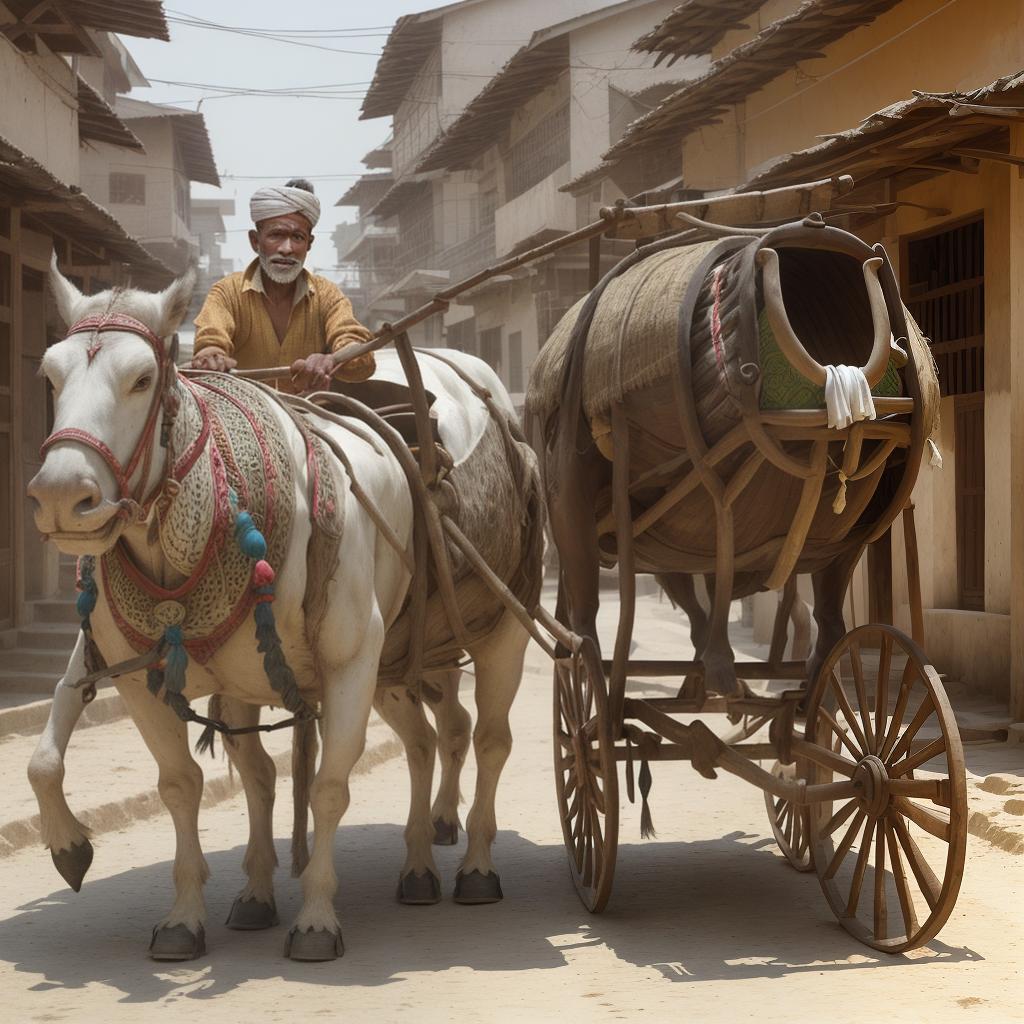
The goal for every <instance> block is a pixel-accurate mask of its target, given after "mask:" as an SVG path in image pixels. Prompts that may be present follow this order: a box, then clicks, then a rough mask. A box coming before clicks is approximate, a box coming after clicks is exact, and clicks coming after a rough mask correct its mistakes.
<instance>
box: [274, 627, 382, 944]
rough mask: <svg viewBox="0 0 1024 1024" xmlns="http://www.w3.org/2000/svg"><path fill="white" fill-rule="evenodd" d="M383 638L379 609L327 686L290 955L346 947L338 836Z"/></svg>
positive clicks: (363, 735)
mask: <svg viewBox="0 0 1024 1024" xmlns="http://www.w3.org/2000/svg"><path fill="white" fill-rule="evenodd" d="M383 644H384V624H383V622H382V621H381V618H380V615H379V614H375V615H374V617H373V618H372V619H371V621H370V622H369V623H368V624H367V626H366V629H365V632H364V635H363V644H362V646H361V648H360V649H359V652H358V654H357V655H356V656H355V657H354V658H352V659H351V660H349V661H348V662H346V664H345V665H344V667H343V668H342V669H341V670H340V671H339V672H337V673H336V674H335V675H334V676H333V678H331V679H330V681H329V683H328V685H327V686H326V687H325V690H324V700H323V715H322V719H321V724H322V728H323V754H322V756H321V759H320V769H319V771H317V773H316V778H315V779H314V780H313V785H312V786H311V787H310V801H309V802H310V805H311V807H312V808H313V852H312V854H311V855H310V858H309V864H308V865H306V870H305V871H303V872H302V889H303V893H304V896H305V898H304V900H303V904H302V909H301V910H300V911H299V915H298V917H297V918H296V919H295V924H294V926H293V927H292V929H291V931H290V932H289V933H288V942H287V944H286V946H285V955H286V956H290V957H291V958H292V959H293V960H333V959H335V958H336V957H338V956H340V955H341V954H342V953H343V952H344V945H343V944H342V941H341V928H340V926H339V924H338V917H337V914H335V912H334V904H333V902H332V901H333V899H334V894H335V892H337V889H338V876H337V875H336V874H335V871H334V836H335V833H336V832H337V829H338V822H339V821H341V817H342V815H343V814H344V813H345V811H346V810H347V809H348V804H349V785H348V780H349V774H350V773H351V771H352V768H353V766H354V765H355V763H356V761H358V760H359V756H360V754H362V752H363V747H364V746H365V744H366V722H367V719H368V718H369V716H370V707H371V705H372V703H373V697H374V693H375V691H376V686H377V668H378V665H379V663H380V652H381V648H382V647H383Z"/></svg>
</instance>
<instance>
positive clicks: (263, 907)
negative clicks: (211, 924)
mask: <svg viewBox="0 0 1024 1024" xmlns="http://www.w3.org/2000/svg"><path fill="white" fill-rule="evenodd" d="M225 923H226V924H227V926H228V927H229V928H234V929H235V931H239V932H258V931H260V930H261V929H263V928H273V927H274V925H275V924H277V923H278V919H277V907H276V906H274V901H273V900H270V902H269V903H264V902H263V901H262V900H258V899H256V897H255V896H254V897H253V898H252V899H248V900H243V899H242V897H241V896H239V897H237V898H236V899H235V902H234V903H232V904H231V913H229V914H228V919H227V921H226V922H225Z"/></svg>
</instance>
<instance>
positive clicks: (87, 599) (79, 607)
mask: <svg viewBox="0 0 1024 1024" xmlns="http://www.w3.org/2000/svg"><path fill="white" fill-rule="evenodd" d="M82 582H83V584H85V581H84V580H83V581H82ZM95 610H96V584H95V583H93V581H92V580H89V585H88V586H87V587H86V586H83V589H82V590H81V591H80V592H79V594H78V597H77V598H76V599H75V611H76V612H77V613H78V617H79V618H80V619H87V618H89V616H90V615H92V613H93V612H94V611H95Z"/></svg>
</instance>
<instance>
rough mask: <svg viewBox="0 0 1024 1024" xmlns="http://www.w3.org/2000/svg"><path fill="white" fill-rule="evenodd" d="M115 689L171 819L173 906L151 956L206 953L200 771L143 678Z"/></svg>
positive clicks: (179, 726)
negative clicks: (149, 760)
mask: <svg viewBox="0 0 1024 1024" xmlns="http://www.w3.org/2000/svg"><path fill="white" fill-rule="evenodd" d="M117 691H118V693H120V694H121V699H122V700H123V701H124V702H125V705H126V706H127V708H128V712H129V714H130V715H131V716H132V720H133V721H134V722H135V725H136V728H137V729H138V730H139V732H140V733H141V734H142V738H143V740H144V741H145V743H146V746H147V747H148V748H149V752H150V753H151V754H152V755H153V758H154V760H155V761H156V763H157V768H158V771H159V774H158V778H157V789H158V791H159V793H160V799H161V800H162V801H163V803H164V806H165V807H166V808H167V810H168V811H169V812H170V814H171V820H172V821H173V822H174V834H175V841H176V845H175V851H174V888H175V900H174V906H173V907H171V912H170V913H169V914H168V915H167V916H166V917H165V918H164V919H163V920H162V921H161V922H160V923H159V924H158V925H157V926H156V928H154V929H153V941H152V943H151V944H150V947H149V952H150V956H151V957H152V958H153V959H154V960H194V959H195V958H196V957H197V956H201V955H202V954H203V953H205V952H206V933H205V929H204V925H205V923H206V906H205V903H204V902H203V885H204V884H205V883H206V880H207V878H209V877H210V869H209V868H208V867H207V866H206V859H205V858H204V857H203V851H202V849H201V848H200V845H199V801H200V800H201V799H202V796H203V772H202V769H200V767H199V765H198V764H196V762H195V759H194V758H193V757H192V754H191V751H190V750H189V746H188V730H187V729H186V727H185V723H184V722H182V721H181V719H179V718H178V716H177V715H176V714H175V713H174V712H173V711H171V709H170V708H169V707H167V705H166V704H164V703H163V701H161V700H157V699H156V698H155V697H154V696H153V695H152V694H151V693H149V691H148V690H147V689H146V686H145V683H144V681H143V679H142V678H140V677H139V676H123V677H122V678H121V680H120V681H119V682H118V683H117Z"/></svg>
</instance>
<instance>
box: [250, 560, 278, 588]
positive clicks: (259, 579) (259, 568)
mask: <svg viewBox="0 0 1024 1024" xmlns="http://www.w3.org/2000/svg"><path fill="white" fill-rule="evenodd" d="M273 582H274V570H273V569H272V568H271V565H270V563H269V562H266V561H264V560H263V559H262V558H261V559H260V560H259V561H258V562H257V563H256V564H255V565H254V566H253V569H252V585H253V586H254V587H267V586H269V585H270V584H271V583H273Z"/></svg>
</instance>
